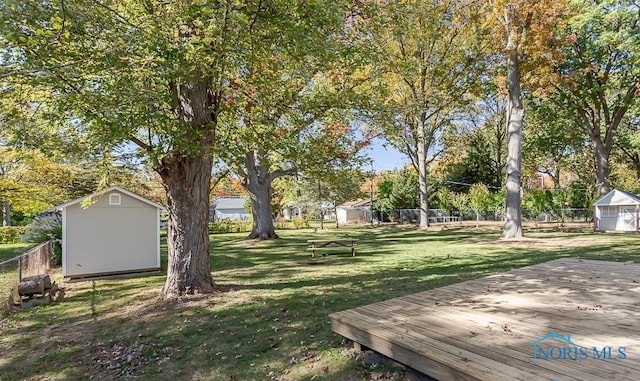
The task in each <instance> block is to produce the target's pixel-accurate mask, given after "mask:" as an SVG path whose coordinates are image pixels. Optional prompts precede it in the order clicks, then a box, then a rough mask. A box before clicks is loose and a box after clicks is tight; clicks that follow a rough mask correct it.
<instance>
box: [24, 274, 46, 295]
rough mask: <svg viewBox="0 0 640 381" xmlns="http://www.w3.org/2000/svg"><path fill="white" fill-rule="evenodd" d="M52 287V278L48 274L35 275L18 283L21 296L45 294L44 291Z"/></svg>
mask: <svg viewBox="0 0 640 381" xmlns="http://www.w3.org/2000/svg"><path fill="white" fill-rule="evenodd" d="M50 288H51V278H49V275H47V274H41V275H34V276H30V277H26V278H23V279H22V281H21V282H20V283H18V294H19V295H20V296H32V295H35V294H38V295H43V294H44V291H45V290H47V289H50Z"/></svg>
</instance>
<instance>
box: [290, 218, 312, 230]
mask: <svg viewBox="0 0 640 381" xmlns="http://www.w3.org/2000/svg"><path fill="white" fill-rule="evenodd" d="M293 227H294V228H296V229H302V228H308V227H309V220H308V219H306V218H296V219H295V220H293Z"/></svg>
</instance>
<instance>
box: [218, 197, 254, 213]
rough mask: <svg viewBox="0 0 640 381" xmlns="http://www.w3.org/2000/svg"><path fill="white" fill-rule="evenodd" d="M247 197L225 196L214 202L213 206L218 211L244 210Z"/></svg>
mask: <svg viewBox="0 0 640 381" xmlns="http://www.w3.org/2000/svg"><path fill="white" fill-rule="evenodd" d="M247 198H248V197H247V196H224V197H218V198H216V199H215V200H213V204H212V206H213V207H214V208H215V209H217V210H225V209H244V204H245V202H247Z"/></svg>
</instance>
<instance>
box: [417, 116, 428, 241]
mask: <svg viewBox="0 0 640 381" xmlns="http://www.w3.org/2000/svg"><path fill="white" fill-rule="evenodd" d="M425 139H426V138H425V127H424V122H422V123H418V136H417V139H416V143H418V147H417V148H418V149H417V156H418V189H419V193H420V227H421V228H427V227H429V198H428V196H429V195H428V194H427V192H428V191H427V185H428V184H427V144H426V142H425Z"/></svg>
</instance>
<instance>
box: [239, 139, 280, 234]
mask: <svg viewBox="0 0 640 381" xmlns="http://www.w3.org/2000/svg"><path fill="white" fill-rule="evenodd" d="M245 164H246V170H247V176H246V178H245V179H244V184H243V185H244V187H245V189H246V190H247V191H248V192H249V195H250V197H251V214H252V215H253V228H252V230H251V233H250V234H249V237H248V238H250V239H259V240H266V239H277V238H278V235H277V234H276V230H275V227H274V225H273V216H272V215H271V183H272V182H273V179H274V178H275V177H276V176H277V174H274V173H270V172H269V169H268V164H267V162H266V161H265V160H264V158H263V155H262V154H261V153H260V152H258V151H253V152H248V153H247V154H246V155H245Z"/></svg>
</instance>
